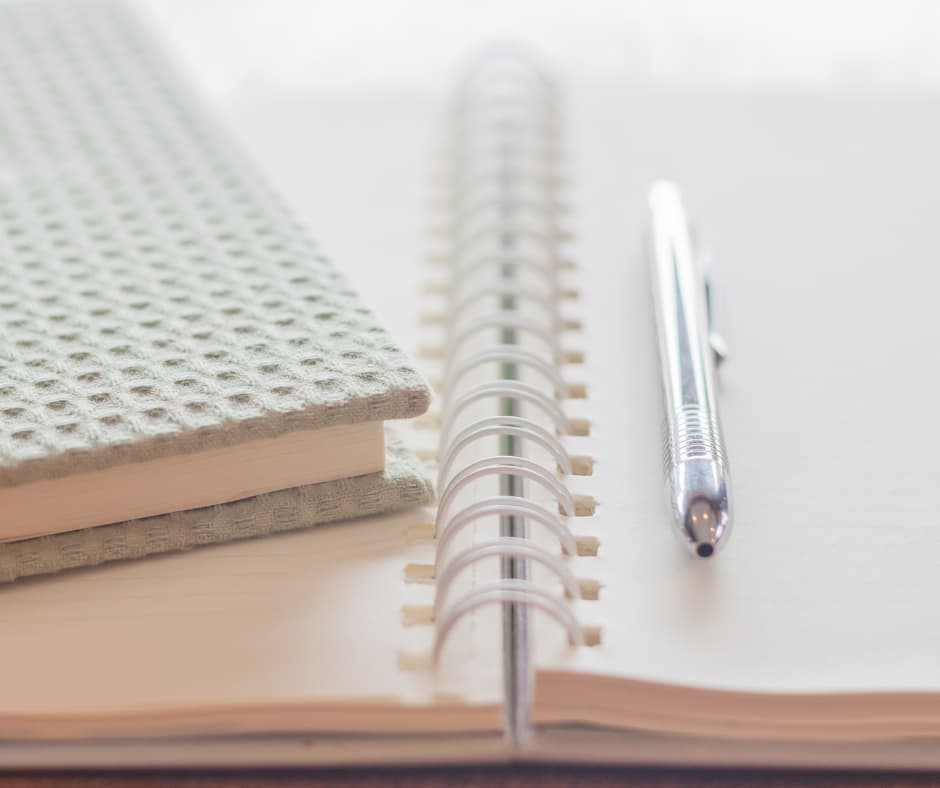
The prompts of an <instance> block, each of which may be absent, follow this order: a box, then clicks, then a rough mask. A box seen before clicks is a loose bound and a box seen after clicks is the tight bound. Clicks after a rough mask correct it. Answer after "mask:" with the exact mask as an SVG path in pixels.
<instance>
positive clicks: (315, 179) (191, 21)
mask: <svg viewBox="0 0 940 788" xmlns="http://www.w3.org/2000/svg"><path fill="white" fill-rule="evenodd" d="M133 2H134V4H135V5H136V6H137V8H138V9H139V10H140V11H141V12H142V13H143V16H144V17H145V18H146V19H147V20H148V21H149V22H150V23H151V26H153V27H154V28H155V30H156V32H157V33H158V35H159V37H160V39H161V42H162V44H163V45H164V46H165V47H167V48H168V49H169V50H170V53H171V54H172V55H173V56H174V58H175V59H176V60H177V61H179V62H180V64H181V65H182V67H183V70H184V72H185V73H186V75H187V76H188V77H189V78H190V79H191V80H192V81H193V84H194V86H195V87H196V88H197V90H198V91H199V92H200V93H202V94H203V95H204V96H206V97H208V98H209V99H210V100H211V101H212V103H213V104H214V105H215V106H216V108H217V109H218V110H219V111H220V112H221V114H222V116H223V119H224V120H225V121H226V123H227V125H228V126H229V127H230V128H231V129H232V130H233V131H234V132H235V134H236V135H237V136H238V137H239V139H240V140H241V142H242V143H243V144H244V145H245V147H247V148H248V150H249V151H250V153H251V154H252V155H253V156H254V158H255V159H256V160H257V161H258V162H259V163H260V164H261V165H262V167H263V168H264V169H265V170H266V171H267V173H268V175H269V176H270V177H271V178H272V180H273V181H274V183H275V185H276V186H277V187H278V189H279V190H280V191H281V192H282V193H283V194H285V196H286V197H287V199H288V201H289V202H290V203H291V205H292V206H293V207H294V209H295V210H296V211H297V212H298V213H299V215H300V217H301V218H302V219H303V220H304V221H305V222H306V224H307V225H308V227H309V228H310V231H311V233H312V235H313V236H314V237H315V238H316V239H317V240H319V241H320V242H321V243H322V245H323V248H324V250H325V251H326V252H327V253H328V254H329V255H330V256H331V257H333V258H334V259H336V260H337V261H338V262H339V263H340V264H341V265H342V266H343V267H344V269H345V270H346V271H347V273H348V275H349V276H350V278H351V279H352V280H353V282H354V284H355V285H356V286H357V287H358V288H359V289H360V291H361V292H362V293H363V295H364V297H365V298H366V300H367V302H369V303H370V304H371V305H372V306H373V308H375V309H376V311H378V312H379V314H380V316H381V317H382V318H383V320H384V321H385V322H386V324H387V325H388V326H389V328H391V329H392V330H393V332H394V333H395V334H396V335H397V336H399V337H400V338H401V341H402V342H403V344H404V345H405V346H406V347H409V348H415V347H416V346H417V344H418V341H419V338H418V313H419V309H418V308H417V307H415V306H407V305H411V304H414V301H415V299H416V296H417V293H418V292H419V290H420V281H419V279H420V276H421V266H420V265H418V262H419V261H420V260H422V259H424V257H425V256H426V254H427V252H428V251H429V247H430V245H431V243H433V239H430V238H429V235H428V233H427V228H428V227H429V226H430V225H431V224H433V223H434V217H433V215H432V213H431V211H430V208H429V203H430V196H431V188H430V186H431V182H432V178H431V174H432V169H433V167H434V164H435V162H436V161H438V160H437V159H435V155H434V153H435V150H436V145H437V144H438V143H439V142H440V139H441V137H440V132H441V118H440V111H441V109H442V107H443V106H444V102H442V101H440V99H441V98H442V97H443V96H445V95H446V94H447V92H448V91H449V90H450V89H451V87H452V85H453V84H454V80H455V78H456V77H457V76H458V75H459V74H460V72H461V69H462V68H463V67H464V65H465V64H466V63H467V62H468V61H469V60H472V59H473V58H475V57H476V56H477V55H478V54H479V53H480V51H481V50H482V49H484V48H485V47H486V46H487V45H489V44H492V43H494V42H515V43H518V44H520V45H522V46H523V47H524V48H527V49H529V50H530V51H531V52H533V53H535V54H536V55H538V56H540V57H541V58H542V60H543V61H545V63H546V64H548V65H550V66H551V67H552V70H553V71H554V72H555V74H556V76H558V77H560V78H561V79H562V81H563V84H564V85H565V87H566V88H567V90H566V91H565V94H566V98H567V104H568V111H567V112H566V116H567V121H568V123H569V125H570V126H571V130H572V134H571V137H572V140H573V141H572V145H571V152H572V155H571V159H572V161H571V163H570V170H571V172H572V173H573V174H574V176H575V177H574V183H575V186H576V187H578V186H579V185H582V184H585V181H590V177H589V174H590V172H592V171H593V172H595V174H599V176H601V177H606V176H605V175H604V172H603V170H604V167H602V166H601V165H602V164H603V165H606V164H607V163H606V162H605V161H604V158H603V157H604V155H606V154H605V153H604V151H607V152H616V151H617V149H618V146H623V145H627V146H635V145H636V144H637V140H636V139H634V138H633V137H632V131H633V130H634V127H635V122H634V121H633V120H632V115H633V113H636V112H643V111H648V108H649V107H650V106H651V104H650V101H652V102H653V104H655V103H656V102H659V105H660V106H662V102H663V101H666V102H669V101H672V102H675V103H677V104H679V105H682V106H687V105H688V102H689V99H690V98H691V99H693V102H692V105H694V106H696V107H698V108H699V110H701V108H702V107H705V108H707V109H709V111H710V112H711V113H712V116H709V115H708V113H706V114H705V116H701V115H700V116H696V117H695V118H694V122H695V123H709V120H708V117H713V116H714V113H715V112H719V113H723V112H725V111H726V109H727V108H728V107H729V106H733V107H736V108H737V109H736V111H737V113H738V114H737V115H736V117H744V118H748V117H750V115H749V113H752V110H753V111H756V112H757V113H758V114H761V113H763V114H766V113H767V112H771V113H777V114H778V115H779V116H780V123H779V132H778V133H777V136H778V137H779V136H780V135H785V134H786V133H789V131H792V132H793V133H797V134H801V133H803V131H802V129H803V125H804V124H803V122H802V121H801V120H800V118H799V117H798V113H799V112H802V111H804V110H809V109H811V108H812V107H817V108H818V107H819V106H820V105H821V104H822V105H825V106H826V107H828V108H830V109H831V110H832V111H833V112H836V113H838V112H841V111H842V110H840V109H839V107H845V106H847V104H848V105H852V104H857V103H858V102H862V103H866V102H869V101H875V102H888V104H889V105H891V104H892V103H898V102H900V103H904V102H908V101H914V102H926V103H931V102H933V101H934V97H935V96H937V95H938V94H940V46H938V42H940V2H934V1H933V0H872V1H869V2H854V1H853V0H789V1H784V0H755V1H753V2H751V1H748V0H711V1H710V2H691V1H690V0H633V1H632V2H622V1H620V0H554V1H551V0H542V2H539V1H538V0H475V1H474V2H457V1H456V0H397V2H394V1H393V0H133ZM794 94H799V95H797V96H794ZM778 98H780V101H778ZM781 101H782V103H781ZM794 101H796V104H795V105H794V103H793V102H794ZM729 102H730V104H729ZM755 102H756V103H755ZM830 105H831V107H830ZM794 106H796V107H797V108H798V112H797V114H793V113H792V112H791V110H790V109H788V108H790V107H794ZM879 106H882V105H881V104H879ZM885 106H886V107H887V109H886V111H887V112H888V113H891V112H892V109H891V107H890V106H887V105H885ZM742 107H743V108H742ZM643 108H646V110H644V109H643ZM827 111H828V110H827ZM812 112H813V113H816V110H813V111H812ZM880 112H881V110H879V113H880ZM811 114H812V113H811ZM875 116H876V117H877V116H878V113H875ZM812 117H818V114H812ZM646 120H647V121H649V122H655V121H654V119H651V118H647V119H646ZM647 125H648V123H647ZM719 125H720V124H719ZM758 125H760V124H758ZM744 126H745V127H746V126H747V124H746V123H745V124H744ZM608 127H609V128H608ZM788 130H789V131H788ZM647 133H649V132H647ZM604 135H606V136H604ZM601 138H603V139H601ZM755 144H756V143H755ZM845 144H851V140H850V139H846V143H845ZM719 147H720V148H721V151H720V156H719V157H718V158H719V159H720V158H721V157H722V156H723V157H724V159H722V160H723V161H732V160H733V158H734V156H733V154H734V151H733V150H730V149H729V143H726V142H721V144H720V145H719ZM631 150H632V149H631ZM592 151H598V153H596V154H593V153H592ZM685 153H686V152H685V151H684V150H676V149H671V150H670V151H669V152H668V154H669V155H668V156H666V157H665V160H664V161H663V162H662V164H663V166H665V167H666V169H667V170H669V172H675V171H684V170H683V169H682V167H681V166H679V164H680V160H682V161H685V160H686V159H688V156H686V155H685ZM662 155H664V154H663V153H662V152H661V156H662ZM592 156H593V159H592ZM598 156H599V157H600V159H597V157H598ZM712 158H715V157H714V156H713V157H712ZM592 160H597V161H595V166H594V168H593V170H592V169H591V167H586V166H585V164H589V163H590V161H592ZM598 161H599V162H600V163H597V162H598ZM716 161H717V160H716ZM669 165H675V169H671V168H670V166H669ZM611 166H612V165H611ZM684 166H685V167H686V169H688V167H689V166H691V165H689V164H688V162H686V165H684ZM703 166H704V165H703ZM716 166H717V164H716ZM607 169H610V167H609V166H608V167H607ZM659 174H662V173H659ZM628 176H630V177H633V178H636V176H637V173H636V172H632V173H628V172H623V173H620V172H617V173H614V174H613V175H612V176H611V177H614V178H615V180H616V179H618V178H619V179H621V180H623V179H625V178H627V177H628ZM718 185H720V183H719V184H718ZM586 191H587V192H588V193H589V194H593V193H601V192H600V191H598V190H596V189H595V190H594V191H592V190H591V189H590V188H587V189H586ZM621 192H622V193H621ZM621 192H617V193H616V194H614V195H613V196H607V197H605V198H604V199H603V200H600V199H594V200H593V201H592V200H591V199H588V198H584V199H581V198H576V200H575V202H576V204H578V205H579V215H578V216H577V218H576V226H577V228H578V231H579V232H578V234H577V235H576V239H575V250H574V251H575V253H580V254H581V255H582V256H583V257H584V258H585V259H588V260H591V258H592V256H593V257H597V258H598V259H593V260H591V262H593V263H594V264H609V265H619V264H621V262H622V261H623V260H625V259H626V256H627V254H628V252H629V250H630V249H631V248H632V247H631V246H630V244H631V243H632V240H631V239H632V238H633V236H634V235H635V234H636V233H637V232H638V231H639V229H640V228H641V225H642V219H641V215H640V214H636V215H633V214H631V213H629V212H627V211H626V210H625V209H624V207H622V206H623V205H625V202H624V201H625V200H626V199H627V198H628V197H630V198H637V196H638V195H641V194H642V187H639V186H638V187H636V188H634V187H633V186H628V185H627V184H626V183H624V184H623V185H622V189H621ZM608 203H611V204H608ZM711 229H712V233H713V234H718V233H719V231H721V230H722V228H721V227H713V228H711ZM729 232H730V231H729ZM612 235H613V236H615V237H616V238H618V239H621V242H622V249H619V250H618V251H617V252H616V253H613V254H610V255H608V256H607V257H604V256H603V255H600V254H599V253H594V252H593V250H592V249H591V248H590V242H591V240H592V239H593V240H594V241H598V242H601V241H606V239H609V238H610V237H611V236H612ZM585 242H586V243H585ZM438 243H439V241H438ZM608 258H609V259H608ZM403 305H405V306H404V307H403Z"/></svg>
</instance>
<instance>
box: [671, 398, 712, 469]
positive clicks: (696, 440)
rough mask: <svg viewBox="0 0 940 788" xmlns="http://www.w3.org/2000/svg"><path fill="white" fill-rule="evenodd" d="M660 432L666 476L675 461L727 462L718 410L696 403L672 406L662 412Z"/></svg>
mask: <svg viewBox="0 0 940 788" xmlns="http://www.w3.org/2000/svg"><path fill="white" fill-rule="evenodd" d="M664 435H665V443H664V451H663V471H664V473H665V474H666V475H667V476H668V475H669V474H671V473H672V469H673V467H674V466H675V465H676V464H678V463H682V462H689V461H692V460H711V461H712V462H716V463H718V464H720V465H722V466H725V467H727V465H728V455H727V454H726V453H725V442H724V439H723V438H722V434H721V425H720V424H719V422H718V414H717V413H715V412H714V411H713V410H711V409H710V408H704V407H702V406H700V405H686V406H685V407H681V408H676V409H675V410H674V411H673V413H672V414H667V416H666V428H665V430H664Z"/></svg>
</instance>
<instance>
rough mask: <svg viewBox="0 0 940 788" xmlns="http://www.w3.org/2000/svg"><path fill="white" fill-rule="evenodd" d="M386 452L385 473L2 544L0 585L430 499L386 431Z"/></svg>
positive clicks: (421, 476)
mask: <svg viewBox="0 0 940 788" xmlns="http://www.w3.org/2000/svg"><path fill="white" fill-rule="evenodd" d="M386 455H387V456H386V461H385V471H384V472H383V473H373V474H367V475H365V476H354V477H352V478H349V479H341V480H339V481H332V482H321V483H320V484H310V485H307V486H305V487H295V488H293V489H289V490H279V491H278V492H273V493H267V494H265V495H259V496H257V497H255V498H246V499H245V500H242V501H235V502H234V503H223V504H217V505H216V506H207V507H205V508H202V509H190V510H188V511H183V512H173V513H172V514H164V515H160V516H158V517H147V518H144V519H142V520H131V521H129V522H125V523H117V524H115V525H102V526H98V527H97V528H86V529H84V530H81V531H71V532H69V533H63V534H55V535H53V536H40V537H36V538H35V539H24V540H23V541H19V542H6V543H0V583H8V582H10V581H13V580H16V579H17V578H20V577H26V576H28V575H41V574H48V573H51V572H59V571H62V570H63V569H74V568H77V567H83V566H92V565H95V564H101V563H104V562H106V561H118V560H121V559H125V558H142V557H143V556H147V555H153V554H157V553H168V552H173V551H177V550H190V549H192V548H194V547H198V546H200V545H209V544H214V543H217V542H228V541H232V540H234V539H245V538H248V537H253V536H267V535H269V534H275V533H280V532H282V531H292V530H295V529H297V528H308V527H310V526H314V525H321V524H323V523H329V522H335V521H338V520H348V519H351V518H355V517H366V516H369V515H374V514H379V513H382V512H390V511H395V510H400V509H407V508H410V507H413V506H421V505H424V504H427V503H430V502H431V499H432V492H431V483H430V481H428V479H427V477H426V474H425V472H424V470H423V468H422V466H421V464H420V463H419V461H418V460H417V459H416V458H415V456H414V454H413V453H412V452H411V451H409V450H408V449H406V448H405V447H404V445H403V444H402V442H401V440H400V439H398V438H397V437H395V436H394V434H392V432H391V431H390V430H386Z"/></svg>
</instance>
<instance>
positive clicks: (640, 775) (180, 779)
mask: <svg viewBox="0 0 940 788" xmlns="http://www.w3.org/2000/svg"><path fill="white" fill-rule="evenodd" d="M0 785H2V786H4V787H5V788H75V787H76V786H90V788H118V786H122V787H123V786H129V787H130V788H133V787H134V786H138V787H139V788H157V787H158V786H159V788H164V786H168V787H169V788H173V786H179V787H180V788H183V787H185V788H251V787H252V786H274V787H275V788H300V787H301V786H331V788H332V787H333V786H336V787H337V788H342V787H343V786H354V785H358V786H369V787H371V788H387V787H388V786H415V787H416V788H434V787H435V786H443V785H458V786H460V785H463V786H481V788H496V787H497V786H507V788H510V787H511V788H528V787H529V786H540V788H561V786H566V787H567V786H591V787H592V788H594V786H599V787H600V788H603V786H615V785H629V786H631V787H632V788H685V787H686V786H689V787H690V788H691V786H695V787H696V788H719V786H721V788H724V787H725V786H728V787H729V788H744V787H745V786H747V787H748V788H751V786H754V787H757V786H759V787H760V788H771V787H772V788H783V786H793V785H808V786H830V787H833V788H835V787H838V788H889V787H892V788H893V786H940V774H936V775H912V774H870V773H869V774H863V773H854V774H851V773H850V774H846V773H839V774H831V773H821V772H772V773H768V772H752V771H738V772H732V771H679V770H673V769H668V770H665V769H664V770H656V769H642V770H638V769H606V768H605V769H590V768H583V767H580V768H574V767H552V766H538V767H500V768H464V769H404V770H388V769H386V770H371V771H362V770H352V771H350V770H346V771H315V772H314V771H310V772H299V771H274V772H272V771H269V772H258V771H242V772H113V773H104V774H101V773H90V772H88V773H82V772H69V773H58V774H55V773H27V772H16V773H7V774H0Z"/></svg>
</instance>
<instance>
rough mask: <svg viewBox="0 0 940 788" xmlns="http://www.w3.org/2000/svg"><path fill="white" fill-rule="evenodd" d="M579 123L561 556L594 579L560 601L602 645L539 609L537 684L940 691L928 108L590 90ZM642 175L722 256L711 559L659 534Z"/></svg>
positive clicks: (935, 273)
mask: <svg viewBox="0 0 940 788" xmlns="http://www.w3.org/2000/svg"><path fill="white" fill-rule="evenodd" d="M572 118H573V119H574V125H575V135H574V139H575V146H574V154H575V155H574V158H575V171H576V173H577V176H578V177H577V179H576V183H575V184H574V186H575V188H576V189H577V195H576V199H575V202H576V204H577V205H578V208H579V211H580V216H581V221H580V223H579V230H580V233H581V234H580V238H579V241H580V244H579V245H580V250H579V251H580V258H581V260H582V263H583V266H584V268H585V269H586V271H585V279H584V286H583V291H584V299H585V303H586V307H587V308H586V310H585V311H586V314H587V315H588V323H587V325H586V331H587V332H588V333H587V335H588V337H589V339H588V341H587V343H586V344H587V347H588V348H589V349H590V357H589V360H588V361H589V363H588V369H589V370H591V376H590V378H589V381H588V382H589V386H590V387H591V388H590V391H591V396H592V402H593V403H594V405H595V411H594V413H593V414H592V418H593V421H594V428H593V438H592V441H593V454H594V455H595V457H596V459H597V467H596V470H595V477H594V479H593V482H592V483H593V485H594V491H595V494H596V496H597V498H598V501H599V507H598V513H597V515H596V516H595V518H594V523H593V526H594V527H595V528H596V530H597V535H598V537H599V538H600V540H601V548H600V554H599V556H598V558H596V559H591V560H592V561H593V563H592V564H591V565H590V567H588V566H587V565H585V564H581V565H577V564H576V571H578V572H581V573H583V572H587V571H590V572H592V573H593V574H594V575H595V576H596V577H597V578H598V579H599V580H601V582H602V583H603V588H602V591H601V594H600V599H599V600H598V601H581V602H578V603H576V604H577V610H578V614H579V616H580V617H581V619H582V620H583V621H589V622H595V623H598V624H600V625H601V626H602V629H603V642H602V643H601V645H599V646H597V647H595V648H592V649H581V650H572V649H570V648H569V647H568V646H567V644H565V643H564V639H563V637H562V636H561V634H560V633H558V632H557V630H556V628H555V627H554V626H553V625H550V624H548V623H544V622H543V623H544V625H543V628H542V630H541V631H540V633H539V647H540V649H539V656H538V671H539V673H538V677H537V684H538V685H539V686H541V687H543V688H544V687H547V686H549V684H552V686H564V687H568V688H569V689H570V691H571V694H572V696H575V695H576V692H577V686H578V684H577V682H576V681H573V680H571V679H570V678H569V679H567V680H566V679H564V678H563V676H559V674H558V673H557V672H559V671H561V672H566V671H578V672H582V673H584V674H588V675H594V676H597V675H603V676H609V677H622V678H634V679H642V680H648V681H658V682H669V683H677V684H687V685H697V686H704V687H712V688H726V689H738V690H745V691H770V692H776V691H783V692H788V691H807V692H829V691H848V690H860V691H868V690H891V689H894V690H936V689H938V688H940V680H938V674H937V669H936V655H937V653H938V650H940V636H938V634H937V630H936V627H935V626H933V625H932V620H933V608H934V606H935V600H936V599H938V598H940V572H938V569H940V563H938V559H937V554H938V548H940V531H938V529H937V526H936V524H935V517H934V516H933V512H934V510H935V506H936V503H935V493H934V491H935V490H936V472H937V469H938V464H937V461H936V456H935V455H936V440H937V436H938V434H940V416H938V414H937V411H936V408H935V407H934V403H935V402H937V400H938V397H940V371H938V368H937V365H936V363H935V361H934V359H936V357H937V351H936V347H937V342H938V340H940V328H938V325H937V323H936V321H935V317H934V316H935V314H936V298H937V295H938V293H940V267H938V265H937V260H938V255H940V242H938V240H937V236H936V233H935V231H934V229H933V228H934V227H935V211H936V205H937V204H938V200H940V185H938V184H940V178H938V175H940V163H938V160H937V158H936V145H935V143H936V139H937V134H938V131H940V108H938V107H937V106H936V104H931V103H929V102H927V101H917V100H913V99H910V100H902V99H898V100H891V101H889V100H869V101H862V100H852V99H833V98H831V97H826V98H825V99H822V98H819V99H814V98H794V97H789V98H788V97H765V98H754V97H738V98H733V97H710V98H703V97H695V98H693V97H689V96H683V95H672V96H657V97H653V96H643V95H625V94H620V93H618V94H616V95H614V94H612V93H611V94H601V93H599V92H595V93H594V94H592V95H584V96H583V100H582V101H581V102H580V106H577V107H576V111H574V112H572ZM657 177H668V178H670V179H673V180H675V181H676V182H677V183H678V184H679V186H680V188H682V190H683V193H684V197H685V201H686V204H687V208H688V210H689V212H690V215H691V216H692V217H693V219H694V220H696V221H697V225H698V227H699V229H700V231H701V236H702V238H703V240H704V241H705V242H706V244H707V245H708V246H709V247H710V248H711V249H712V251H713V252H714V256H715V258H716V272H715V275H716V297H717V304H716V306H717V315H718V327H719V329H720V331H721V333H722V334H723V336H724V338H725V340H726V341H727V343H728V346H729V348H730V352H731V358H730V360H729V361H728V362H727V364H726V365H725V366H724V367H723V368H722V369H721V371H720V373H719V380H720V383H719V390H720V407H721V413H722V417H723V422H724V428H725V434H726V440H727V446H728V452H729V456H730V459H731V463H732V479H733V483H734V504H735V507H736V512H735V522H736V526H735V532H734V533H733V534H732V537H731V540H730V543H729V544H728V546H727V549H726V550H725V551H724V552H723V553H721V554H720V555H718V556H717V557H716V558H715V559H714V560H710V561H703V560H701V559H697V558H695V557H694V556H692V555H691V553H690V552H689V551H688V550H687V549H686V548H685V547H684V546H683V545H681V544H680V543H679V541H678V540H677V539H676V538H675V537H674V536H673V534H672V533H670V530H669V529H670V527H671V525H670V523H669V521H668V514H667V508H666V503H665V493H664V485H663V476H662V470H661V467H662V449H661V441H662V432H661V421H662V418H663V416H662V401H661V394H660V382H659V374H660V373H659V367H658V359H657V355H656V354H657V345H656V337H655V332H654V322H653V315H652V303H651V296H650V280H649V275H648V263H647V261H646V259H645V256H644V255H643V253H642V252H643V244H642V240H643V237H642V226H643V223H644V222H645V220H646V217H647V208H646V205H645V195H646V191H647V189H648V186H649V184H650V183H651V181H652V180H653V179H654V178H657ZM579 560H580V559H579ZM550 673H551V676H550V675H549V674H550ZM566 681H567V683H565V682H566ZM535 705H536V710H535V714H536V717H538V714H539V711H538V692H537V693H536V704H535ZM581 711H582V716H581V717H580V718H581V719H585V717H587V718H588V719H589V718H590V710H581Z"/></svg>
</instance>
